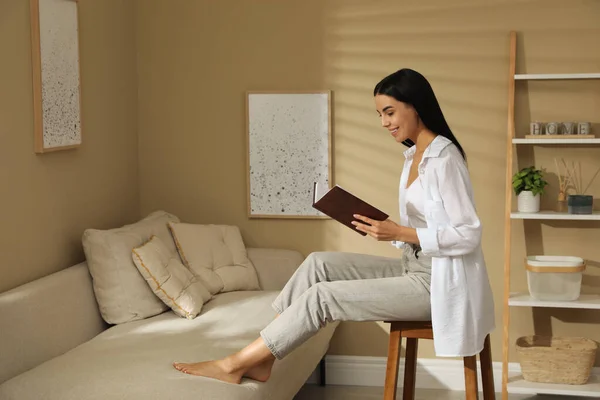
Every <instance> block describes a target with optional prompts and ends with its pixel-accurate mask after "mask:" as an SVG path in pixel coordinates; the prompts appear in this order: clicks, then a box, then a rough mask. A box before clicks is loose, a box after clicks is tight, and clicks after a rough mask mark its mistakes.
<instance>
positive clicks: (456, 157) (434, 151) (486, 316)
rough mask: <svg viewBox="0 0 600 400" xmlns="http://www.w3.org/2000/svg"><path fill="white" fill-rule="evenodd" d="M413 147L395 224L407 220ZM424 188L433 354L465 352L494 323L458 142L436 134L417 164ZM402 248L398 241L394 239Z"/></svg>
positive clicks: (423, 239)
mask: <svg viewBox="0 0 600 400" xmlns="http://www.w3.org/2000/svg"><path fill="white" fill-rule="evenodd" d="M414 153H415V146H412V147H411V148H409V149H408V150H406V151H405V152H404V156H405V157H406V160H405V163H404V169H403V171H402V175H401V178H400V198H399V200H400V201H399V203H400V225H402V226H409V225H408V220H407V216H406V197H405V188H406V183H407V181H408V174H409V171H410V166H411V164H412V160H413V156H414ZM418 171H419V177H420V179H419V180H418V181H416V182H415V183H420V184H421V185H422V187H423V191H424V194H425V197H424V202H425V204H424V210H425V219H426V220H427V227H426V228H416V231H417V236H418V238H419V241H420V246H421V252H422V253H423V254H424V255H427V256H431V257H432V266H431V322H432V326H433V336H434V348H435V353H436V356H440V357H466V356H472V355H475V354H477V353H479V352H480V351H481V350H482V349H483V343H484V340H485V337H486V336H487V335H488V334H489V333H490V332H491V331H492V330H494V328H495V316H494V299H493V294H492V290H491V287H490V284H489V279H488V275H487V270H486V265H485V259H484V257H483V252H482V249H481V222H480V220H479V217H478V216H477V212H476V210H475V202H474V197H473V190H472V187H471V181H470V178H469V172H468V170H467V166H466V163H465V161H464V159H463V157H462V155H461V154H460V152H459V150H458V148H457V147H456V146H455V145H454V144H453V143H452V142H451V141H450V140H449V139H447V138H445V137H443V136H437V137H436V138H435V139H434V140H433V141H432V142H431V144H430V145H429V146H428V147H427V149H426V150H425V153H424V154H423V158H422V160H421V162H420V164H419V168H418ZM393 244H394V245H395V246H396V247H398V248H401V247H402V245H403V243H402V242H398V241H394V242H393Z"/></svg>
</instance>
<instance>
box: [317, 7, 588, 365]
mask: <svg viewBox="0 0 600 400" xmlns="http://www.w3.org/2000/svg"><path fill="white" fill-rule="evenodd" d="M586 7H588V6H587V5H583V3H578V5H577V6H575V5H574V6H573V7H571V8H569V9H567V10H561V9H560V2H559V1H539V0H538V1H527V2H524V1H516V0H515V1H511V0H507V1H494V2H483V1H480V2H477V1H464V2H460V3H455V2H452V3H450V2H445V1H441V0H438V1H432V2H427V3H426V4H425V3H419V2H417V1H405V2H401V3H399V2H393V1H383V2H379V3H377V4H376V5H374V4H371V3H369V4H366V3H365V2H359V1H348V0H328V1H327V3H326V7H325V16H324V20H323V26H324V31H325V37H324V44H323V46H324V49H323V51H324V68H323V71H324V76H323V87H326V88H330V89H332V90H333V91H334V97H333V100H334V101H333V104H334V110H335V128H334V132H335V157H336V160H335V179H336V182H337V183H339V184H341V185H343V186H347V187H348V188H350V189H351V190H352V191H353V192H358V193H361V194H362V193H367V194H368V196H372V198H373V199H374V202H375V203H376V204H380V205H382V206H383V207H384V208H385V209H389V210H396V209H397V198H396V195H397V190H398V186H397V185H398V180H399V177H400V173H401V168H402V162H403V157H402V154H401V153H402V151H403V150H404V149H405V148H404V147H403V146H402V145H399V146H393V144H394V143H393V142H392V141H391V139H390V138H389V136H387V133H386V132H385V131H384V130H383V129H382V128H381V126H380V121H379V118H378V116H377V114H376V112H375V107H374V103H373V99H372V96H373V95H372V90H373V87H374V86H375V84H376V83H377V82H378V81H379V80H380V79H381V78H383V77H384V76H386V75H388V74H390V73H392V72H394V71H396V70H398V69H400V68H404V67H409V68H413V69H415V70H417V71H419V72H421V73H423V74H424V75H425V76H426V77H427V78H428V79H429V81H430V83H431V84H432V86H433V88H434V91H435V92H436V95H437V97H438V100H439V102H440V105H441V107H442V109H443V111H444V114H445V116H446V119H447V120H448V123H449V125H450V127H451V128H452V129H453V131H454V133H455V135H456V136H457V138H458V139H459V141H460V142H461V144H462V145H463V147H464V148H465V151H466V153H467V160H468V162H469V169H470V173H471V179H472V183H473V187H474V191H475V199H476V203H477V208H478V212H479V214H480V216H481V218H482V223H483V225H484V227H485V228H484V237H483V249H484V252H485V255H486V260H487V263H488V271H489V275H490V281H491V283H492V289H493V291H494V293H495V299H496V316H497V318H496V320H497V329H496V332H495V333H494V334H493V335H492V354H493V358H494V360H500V359H501V354H502V351H501V350H502V346H501V339H502V333H501V332H502V331H501V329H502V296H503V284H502V282H503V277H504V273H503V268H504V265H503V260H504V251H503V238H504V218H503V217H504V197H505V192H504V187H505V168H506V165H505V162H506V161H505V160H506V129H507V99H508V97H507V94H508V68H509V60H508V50H509V49H508V47H509V32H510V31H511V30H517V31H518V32H519V45H518V46H519V53H518V62H517V72H518V73H535V72H548V73H551V72H573V69H574V68H578V69H583V70H585V71H587V70H595V69H597V56H596V55H594V54H592V55H590V52H589V51H582V48H587V49H593V48H594V45H593V41H594V37H596V38H597V29H596V28H595V27H594V25H592V23H591V22H590V21H591V20H590V18H589V17H588V15H589V12H590V11H589V10H588V9H587V8H586ZM532 16H535V17H534V18H532ZM549 21H551V23H549ZM554 22H556V23H554ZM559 22H560V23H559ZM594 29H596V30H595V31H594ZM574 43H575V44H576V45H575V46H574V45H573V44H574ZM525 89H528V88H527V87H526V86H524V87H522V88H521V89H518V91H517V111H518V113H519V114H520V115H521V119H519V120H518V121H517V128H518V129H525V128H527V127H528V125H529V119H530V118H533V117H534V116H535V115H541V117H545V116H547V115H546V114H544V113H543V112H546V113H547V112H548V107H551V101H549V100H548V101H536V100H535V97H534V96H530V95H529V94H527V93H528V92H527V91H526V92H523V91H522V90H525ZM530 89H531V92H535V93H537V94H538V96H542V98H544V96H545V95H547V94H548V92H545V91H544V90H541V89H540V88H539V87H537V86H535V87H531V88H530ZM557 90H559V92H558V94H559V96H560V90H561V87H560V86H559V87H558V89H557ZM565 90H566V89H565ZM587 92H589V90H588V91H586V93H587ZM552 93H554V94H557V92H556V91H554V92H552ZM578 93H579V92H578ZM568 94H570V95H574V94H573V91H571V92H570V93H568ZM586 96H587V94H586ZM590 96H592V95H590ZM593 96H596V95H593ZM586 98H588V99H589V98H591V97H586ZM591 99H592V100H594V101H595V99H597V97H593V98H591ZM561 101H565V99H564V98H561ZM567 101H568V100H567ZM594 101H592V102H591V104H594ZM561 104H562V103H561ZM589 105H590V102H588V104H587V105H586V106H589ZM569 106H570V107H571V108H573V105H572V104H571V105H567V107H569ZM550 109H551V108H550ZM563 111H564V112H565V113H568V112H570V111H569V110H563ZM536 113H541V114H536ZM588 114H589V113H588ZM592 123H594V121H592ZM519 134H520V135H524V132H523V131H522V130H520V131H519ZM523 157H524V158H525V159H527V158H529V159H531V160H534V161H535V159H536V158H537V157H540V154H538V153H534V152H533V151H525V152H524V154H523ZM550 160H551V159H550ZM519 161H520V163H521V164H522V161H523V160H521V159H520V156H519ZM538 162H540V160H538ZM548 165H549V164H548ZM552 165H553V164H552ZM390 214H391V215H392V218H393V219H396V220H397V218H398V215H397V213H390ZM519 229H520V226H519V225H517V224H515V227H514V230H515V231H516V232H517V234H516V235H515V239H514V240H515V241H517V240H520V239H521V238H522V235H523V233H522V232H519ZM548 229H549V228H547V227H545V226H542V227H540V226H528V227H525V229H524V230H525V232H524V234H525V238H527V239H529V238H530V237H531V238H532V240H531V243H529V240H527V244H528V245H529V246H532V248H534V249H535V248H537V249H538V250H543V249H544V248H546V249H549V248H550V249H553V250H554V247H552V245H553V244H554V243H556V242H557V241H560V240H561V239H560V238H558V237H557V234H555V233H554V232H549V231H548ZM571 232H574V231H573V230H569V233H571ZM338 233H339V234H338V235H337V236H336V237H335V238H330V235H329V234H326V235H325V238H326V243H325V244H326V246H325V247H327V248H329V246H330V245H331V246H333V248H336V249H339V250H342V251H344V250H350V251H362V250H363V249H364V250H365V251H366V252H373V247H372V245H371V243H370V242H364V243H363V242H359V241H358V239H355V238H354V237H353V236H352V235H353V234H352V233H350V232H345V231H339V232H338ZM542 233H544V238H543V240H542V239H536V238H539V237H540V235H542ZM594 237H595V236H594ZM525 238H523V239H525ZM515 243H516V244H515V245H514V247H515V249H514V250H515V251H514V252H513V256H514V260H519V262H521V260H522V255H521V253H522V252H524V251H525V252H526V251H528V250H529V249H528V248H526V247H525V245H524V244H521V242H515ZM523 243H525V242H523ZM361 246H364V247H361ZM590 251H591V250H590ZM583 253H585V251H584V252H583ZM588 253H589V252H588ZM390 254H391V251H390ZM586 256H587V257H588V258H592V259H594V258H595V259H597V258H598V257H597V253H594V254H587V255H586ZM519 257H521V258H519ZM517 272H518V273H521V272H522V271H517ZM514 275H515V276H516V277H515V278H514V279H516V280H519V281H522V279H523V278H525V275H523V274H521V275H516V274H514ZM517 283H519V282H517ZM517 312H518V311H517ZM585 321H586V319H585V318H584V319H582V321H581V322H583V323H585ZM371 325H372V326H371V327H369V328H367V327H363V326H362V325H355V324H342V325H341V326H340V328H338V333H336V336H335V337H336V340H335V345H334V346H333V347H332V352H334V353H335V352H337V351H339V352H340V354H345V355H349V351H347V350H348V349H352V350H353V351H354V353H364V354H369V355H376V356H385V353H386V350H387V345H386V343H385V342H386V336H387V333H386V332H384V331H383V330H382V329H381V328H380V327H377V326H376V325H373V324H371ZM359 326H360V328H359ZM514 329H517V328H514ZM514 329H511V339H515V338H516V336H515V332H516V331H515V330H514ZM544 329H551V328H550V327H548V326H547V327H546V328H544ZM536 331H537V329H536ZM362 338H367V340H362V342H361V339H362ZM371 338H372V339H371ZM359 342H360V343H361V344H359ZM421 349H422V350H423V351H420V352H419V353H420V356H425V357H427V356H433V354H434V353H433V347H432V346H431V345H426V344H424V346H422V348H421ZM511 354H514V351H513V349H511ZM350 355H353V354H350ZM511 358H513V357H512V356H511Z"/></svg>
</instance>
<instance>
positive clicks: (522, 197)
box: [512, 166, 548, 213]
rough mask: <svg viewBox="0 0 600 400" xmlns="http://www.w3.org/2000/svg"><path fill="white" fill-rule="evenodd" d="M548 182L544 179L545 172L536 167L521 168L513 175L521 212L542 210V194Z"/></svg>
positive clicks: (514, 188) (513, 183)
mask: <svg viewBox="0 0 600 400" xmlns="http://www.w3.org/2000/svg"><path fill="white" fill-rule="evenodd" d="M547 184H548V182H546V181H545V180H544V172H543V171H542V170H539V169H536V168H535V167H533V166H531V167H527V168H523V169H521V170H520V171H519V172H517V173H516V174H514V175H513V179H512V185H513V190H514V191H515V194H516V195H517V208H518V210H519V212H527V213H536V212H539V211H540V196H541V195H542V194H543V193H544V188H545V187H546V185H547Z"/></svg>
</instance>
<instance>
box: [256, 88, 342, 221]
mask: <svg viewBox="0 0 600 400" xmlns="http://www.w3.org/2000/svg"><path fill="white" fill-rule="evenodd" d="M246 123H247V129H246V134H247V182H248V185H247V186H248V188H247V194H248V216H249V217H250V218H307V219H328V218H329V217H327V216H326V215H324V214H322V213H321V212H320V211H317V210H315V209H314V208H313V207H312V204H313V190H314V187H315V183H317V185H318V187H319V190H323V191H326V190H328V189H329V188H330V187H331V186H332V185H333V183H332V159H331V155H332V149H331V144H332V140H331V138H332V134H331V92H330V91H307V92H247V98H246Z"/></svg>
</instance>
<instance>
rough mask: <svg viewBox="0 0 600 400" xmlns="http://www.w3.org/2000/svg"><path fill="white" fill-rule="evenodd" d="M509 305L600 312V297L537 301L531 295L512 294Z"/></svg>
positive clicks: (589, 295)
mask: <svg viewBox="0 0 600 400" xmlns="http://www.w3.org/2000/svg"><path fill="white" fill-rule="evenodd" d="M508 305H509V306H513V307H550V308H579V309H583V308H585V309H597V310H600V295H598V294H582V295H581V296H579V299H577V300H573V301H547V300H536V299H534V298H533V297H531V296H530V295H529V293H511V295H510V297H509V298H508Z"/></svg>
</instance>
